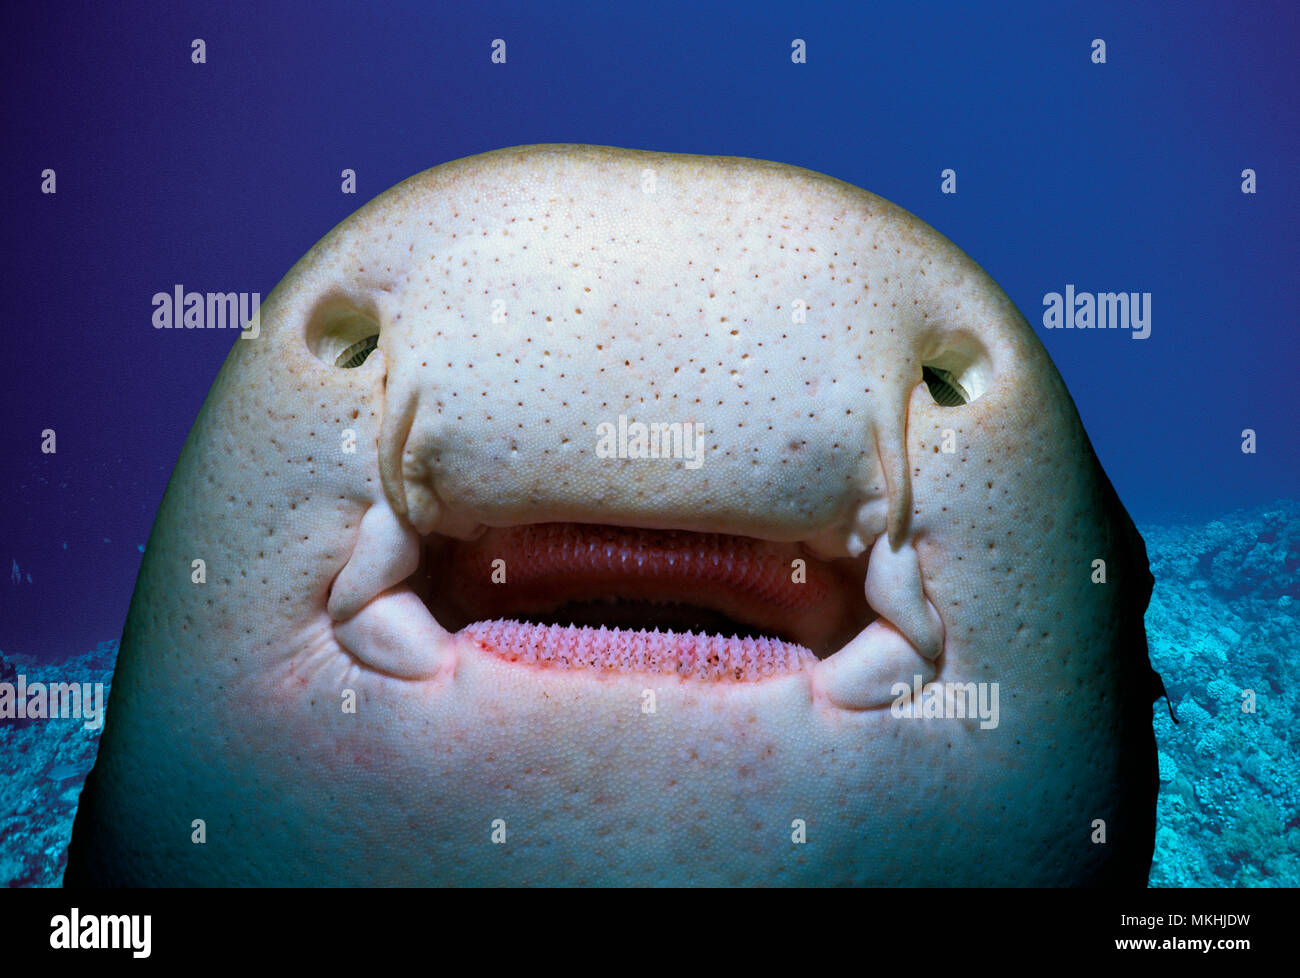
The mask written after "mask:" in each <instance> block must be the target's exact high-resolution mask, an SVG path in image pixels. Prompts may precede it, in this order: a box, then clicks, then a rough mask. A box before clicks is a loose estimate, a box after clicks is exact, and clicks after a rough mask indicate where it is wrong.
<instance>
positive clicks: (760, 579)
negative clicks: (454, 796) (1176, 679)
mask: <svg viewBox="0 0 1300 978" xmlns="http://www.w3.org/2000/svg"><path fill="white" fill-rule="evenodd" d="M874 539H875V543H874V544H872V545H871V546H869V547H867V548H865V549H864V548H861V547H859V548H857V549H856V550H855V551H854V552H856V553H857V554H858V556H855V557H847V556H842V557H830V558H827V557H819V556H818V555H817V553H816V552H814V549H813V548H812V547H811V546H810V545H809V544H807V543H791V542H774V541H770V540H763V539H758V538H754V537H745V536H736V535H730V534H724V533H705V532H693V531H686V530H676V529H668V530H662V529H661V530H655V529H639V528H634V527H620V526H610V525H594V524H584V523H534V524H523V525H517V526H511V527H504V528H491V527H489V528H487V529H484V530H482V531H481V532H479V533H478V534H477V535H476V536H474V537H473V539H471V540H461V539H458V538H455V537H453V536H450V535H442V534H439V533H437V532H433V533H429V534H427V535H425V536H423V537H421V536H420V535H419V534H418V533H417V532H416V531H415V529H414V527H413V526H412V525H411V524H410V523H409V522H408V521H406V520H404V519H402V518H401V517H399V516H398V515H397V514H396V513H395V512H394V511H393V510H392V508H391V507H389V506H388V505H387V504H386V503H383V502H378V503H376V504H374V505H373V506H372V507H371V508H370V509H369V510H368V511H367V513H366V515H365V517H364V518H363V519H362V521H361V526H360V529H359V533H358V536H357V540H356V545H355V547H354V549H353V553H352V556H351V557H350V559H349V560H348V562H347V564H346V565H345V566H344V567H343V569H342V570H341V571H340V572H339V574H338V576H337V577H336V578H335V579H334V582H333V584H332V585H331V588H330V593H329V598H328V603H327V610H328V613H329V616H330V618H331V619H332V620H333V629H334V637H335V639H336V640H337V641H338V643H339V645H340V646H341V647H342V648H343V649H344V650H346V651H347V652H349V653H350V654H351V655H352V656H354V657H355V658H356V659H357V660H358V661H359V662H361V663H364V664H365V665H367V666H369V667H370V668H372V669H374V670H376V671H378V672H381V673H384V674H387V675H389V676H392V677H395V678H399V679H415V680H426V679H432V678H435V677H437V676H447V675H451V674H453V673H454V671H455V663H456V660H457V657H458V655H459V654H460V651H468V649H469V647H470V646H473V647H475V648H477V649H478V650H480V651H486V652H487V653H489V654H492V655H494V656H496V657H498V658H502V659H505V660H507V661H510V662H516V663H521V664H523V665H527V666H536V667H545V668H551V669H560V670H585V671H587V672H588V673H589V674H590V673H593V672H595V673H605V674H610V673H617V674H637V673H644V674H657V675H674V676H677V677H679V678H682V679H687V680H709V681H713V682H714V683H724V684H725V683H729V682H740V683H749V682H753V681H757V680H762V679H768V678H774V677H777V676H786V675H791V674H795V673H800V674H806V675H808V676H810V679H811V688H812V691H813V694H814V695H815V696H822V697H824V698H825V699H827V700H828V701H830V702H831V703H833V704H835V705H837V706H840V707H843V708H847V709H870V708H876V707H880V706H884V705H887V704H888V703H890V702H891V701H892V698H893V697H894V696H896V695H897V694H896V693H894V692H893V691H894V689H895V687H896V685H897V684H898V683H899V682H903V683H905V684H906V683H910V682H911V681H912V680H913V679H914V678H915V677H921V678H922V679H923V680H926V681H928V679H929V678H932V677H933V676H934V675H935V670H936V668H937V665H936V664H937V661H938V659H939V657H940V655H941V654H942V651H943V635H944V631H943V622H942V620H941V618H940V617H939V614H938V612H937V610H936V609H935V607H934V605H933V604H932V603H931V602H930V601H929V599H928V598H927V597H926V595H925V591H924V586H923V581H922V577H921V569H920V565H919V562H918V554H917V551H916V549H915V547H914V546H913V545H912V543H911V542H910V541H908V540H901V541H899V542H898V544H896V545H894V544H891V543H890V541H889V539H888V535H887V534H885V533H880V534H879V535H878V536H875V537H874ZM458 650H460V651H458Z"/></svg>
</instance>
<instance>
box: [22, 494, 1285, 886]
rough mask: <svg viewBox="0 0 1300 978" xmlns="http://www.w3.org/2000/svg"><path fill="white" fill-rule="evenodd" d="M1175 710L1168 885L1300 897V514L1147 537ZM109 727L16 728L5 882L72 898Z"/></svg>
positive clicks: (107, 655)
mask: <svg viewBox="0 0 1300 978" xmlns="http://www.w3.org/2000/svg"><path fill="white" fill-rule="evenodd" d="M1140 529H1141V531H1142V535H1143V537H1144V538H1145V539H1146V542H1147V551H1148V555H1149V557H1150V560H1151V570H1152V572H1153V573H1154V574H1155V577H1156V588H1155V593H1154V595H1153V596H1152V599H1151V607H1150V608H1149V610H1148V611H1147V619H1146V621H1147V636H1148V640H1149V644H1150V649H1151V661H1152V663H1153V665H1155V667H1156V669H1157V670H1159V672H1160V673H1161V674H1162V675H1163V677H1164V681H1165V686H1166V688H1167V690H1168V692H1169V698H1170V700H1171V701H1172V703H1173V705H1174V710H1175V712H1176V713H1177V716H1178V720H1179V722H1178V723H1177V724H1175V723H1174V722H1173V721H1172V720H1171V719H1170V716H1169V710H1168V708H1167V707H1166V705H1165V703H1164V702H1163V701H1161V702H1159V703H1157V704H1156V706H1155V710H1154V713H1153V716H1154V722H1155V732H1156V741H1157V744H1158V746H1159V751H1160V754H1159V760H1160V795H1159V800H1158V811H1157V829H1156V850H1155V858H1154V861H1153V864H1152V867H1151V878H1150V882H1151V885H1152V886H1298V885H1300V750H1297V744H1296V740H1297V734H1296V732H1295V730H1296V721H1297V720H1300V682H1297V680H1298V679H1300V657H1297V655H1296V650H1297V649H1296V647H1297V642H1296V639H1295V635H1296V624H1297V617H1300V503H1296V502H1279V503H1275V504H1273V505H1270V506H1266V507H1262V508H1258V509H1253V510H1249V511H1244V512H1238V513H1233V514H1230V515H1227V516H1224V517H1222V518H1220V519H1217V520H1214V521H1212V522H1210V523H1207V524H1194V525H1189V524H1183V525H1171V526H1156V525H1149V526H1142V527H1141V528H1140ZM116 655H117V643H116V642H105V643H101V644H100V645H99V646H98V647H97V648H96V649H94V650H93V651H91V652H88V653H86V654H84V655H81V656H77V657H73V658H70V659H67V660H65V661H64V662H62V663H59V664H57V665H38V664H36V663H34V662H32V661H31V660H28V659H23V658H21V657H19V656H10V657H8V658H6V657H5V656H4V654H3V653H0V682H14V681H15V678H16V676H17V674H18V673H20V672H21V673H23V674H24V675H25V676H26V681H27V682H28V683H32V682H64V683H67V682H92V683H93V682H103V683H104V684H105V690H107V686H108V682H109V679H110V678H111V674H112V668H113V662H114V660H115V658H116ZM98 742H99V730H98V729H96V730H89V729H86V727H85V726H84V724H83V722H82V721H81V720H74V719H66V720H31V719H28V720H17V721H15V720H0V760H2V763H0V788H2V790H0V881H3V882H4V883H5V884H7V885H9V886H57V885H58V884H59V882H60V881H61V879H62V876H63V869H64V866H65V865H66V864H67V847H68V838H69V836H70V834H71V832H72V820H73V817H74V816H75V814H76V806H77V798H78V795H79V794H80V791H81V785H82V783H83V781H84V780H85V777H86V774H87V772H89V770H90V768H91V765H92V764H93V762H94V757H95V749H96V747H97V745H98Z"/></svg>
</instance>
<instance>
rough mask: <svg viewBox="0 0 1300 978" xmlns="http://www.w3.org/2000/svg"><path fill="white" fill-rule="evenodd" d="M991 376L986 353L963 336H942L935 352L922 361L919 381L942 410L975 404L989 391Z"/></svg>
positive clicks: (971, 339)
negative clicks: (973, 402)
mask: <svg viewBox="0 0 1300 978" xmlns="http://www.w3.org/2000/svg"><path fill="white" fill-rule="evenodd" d="M992 373H993V370H992V363H991V361H990V358H989V354H988V351H987V350H985V349H984V346H983V344H981V343H980V342H979V340H977V339H975V337H973V336H970V335H969V334H966V333H952V334H948V335H946V336H944V337H943V338H942V339H941V340H940V341H939V344H938V349H937V350H932V351H931V355H930V356H925V355H923V356H922V357H921V379H922V380H924V381H925V386H926V387H927V388H928V389H929V391H930V396H931V397H932V398H933V399H934V402H935V403H936V404H938V405H940V406H941V407H960V406H962V405H963V404H970V403H971V402H972V401H976V400H978V399H979V398H980V396H981V395H982V394H983V393H984V392H985V391H987V390H988V389H989V384H990V382H991V380H992Z"/></svg>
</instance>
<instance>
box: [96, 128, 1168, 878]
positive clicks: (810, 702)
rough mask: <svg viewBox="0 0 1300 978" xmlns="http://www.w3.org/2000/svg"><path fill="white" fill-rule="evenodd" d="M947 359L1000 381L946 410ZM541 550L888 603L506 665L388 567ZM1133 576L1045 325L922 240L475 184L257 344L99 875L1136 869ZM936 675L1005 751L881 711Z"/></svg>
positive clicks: (151, 682) (152, 658)
mask: <svg viewBox="0 0 1300 978" xmlns="http://www.w3.org/2000/svg"><path fill="white" fill-rule="evenodd" d="M497 300H501V301H503V302H504V312H505V321H504V323H502V322H493V303H494V301H497ZM797 301H798V302H802V303H803V304H804V306H805V307H806V321H804V322H796V321H794V318H793V313H794V311H795V309H796V306H795V303H796V302H797ZM500 311H501V309H500V307H498V312H500ZM374 324H378V332H379V335H380V338H379V345H378V349H377V351H376V352H374V353H373V354H371V356H370V357H369V359H367V360H366V361H365V362H364V363H363V364H362V365H361V366H359V367H356V368H355V369H340V368H339V367H336V366H335V365H334V357H335V356H336V355H337V354H338V353H339V352H340V351H341V350H342V349H343V348H345V347H346V346H347V345H348V344H350V343H351V342H353V341H355V340H356V339H360V338H361V337H362V336H364V335H365V334H366V332H367V330H370V331H372V332H373V331H374V330H373V329H371V327H372V326H374ZM922 363H925V364H931V365H937V366H940V367H942V368H944V369H947V370H949V371H951V372H952V373H953V374H955V375H956V376H958V377H959V379H961V381H962V382H963V384H964V385H965V386H966V387H967V388H968V390H969V391H970V392H972V393H975V394H978V396H977V397H976V398H975V399H974V400H973V401H972V402H971V403H968V404H964V405H960V406H957V407H942V406H940V405H939V404H937V403H935V401H934V399H933V398H932V397H931V396H930V393H929V391H928V389H927V387H926V385H925V384H924V383H923V382H922ZM620 414H626V415H629V416H633V417H640V418H644V419H645V420H646V421H682V422H697V423H700V424H702V426H703V429H704V430H705V431H706V432H707V433H708V436H707V437H708V453H707V456H706V457H705V459H704V461H703V463H702V464H701V465H699V466H698V467H697V468H693V469H688V468H687V467H686V466H684V465H681V464H679V463H674V462H670V461H654V462H646V461H644V460H634V459H610V458H600V457H597V454H596V452H595V446H596V441H597V436H596V431H597V427H598V426H599V425H600V424H601V423H602V422H611V423H612V422H615V421H616V420H617V418H618V416H619V415H620ZM347 429H351V430H352V431H353V432H355V444H356V450H355V452H347V451H345V450H343V447H342V446H343V445H344V443H345V434H344V433H345V431H346V430H347ZM945 429H949V430H951V432H952V439H951V441H952V443H953V445H954V446H955V450H954V451H953V452H951V453H949V452H944V451H940V450H939V449H940V447H941V445H942V443H943V441H944V434H943V433H944V430H945ZM550 521H572V522H585V523H607V524H617V525H628V526H643V527H656V528H678V529H686V530H708V531H717V532H725V533H732V534H743V535H747V536H753V537H759V538H763V539H768V540H776V541H800V542H802V543H804V544H806V546H807V548H808V549H809V551H810V552H811V553H815V554H818V555H821V556H823V557H827V558H833V557H844V558H847V557H860V555H862V554H864V553H869V554H870V561H869V564H868V565H867V566H868V568H869V569H868V570H867V571H866V574H865V579H864V580H863V587H864V588H865V591H866V594H867V597H868V600H869V601H870V603H871V605H872V607H873V608H874V609H875V610H876V611H877V612H878V613H879V614H880V616H881V617H880V619H879V620H877V621H876V622H875V623H873V624H872V625H870V626H869V627H867V628H866V629H865V630H864V631H863V632H862V633H861V635H859V636H858V638H856V639H853V640H852V641H850V642H849V643H848V645H847V646H846V647H844V648H843V649H841V650H840V651H839V652H837V653H835V654H834V655H832V656H830V657H829V658H826V659H824V660H822V661H820V662H818V663H817V664H816V665H815V666H812V667H810V668H807V669H803V670H801V671H798V672H795V673H792V674H788V675H784V676H779V677H776V678H772V679H766V680H762V681H758V682H745V683H716V682H715V683H705V682H697V681H682V680H678V679H675V678H673V677H667V676H645V675H636V674H609V675H598V674H594V673H591V672H583V671H570V672H562V671H558V670H555V669H546V668H538V667H533V666H527V665H523V664H519V663H512V662H507V661H504V660H503V659H502V658H500V657H499V656H497V655H494V654H493V653H491V652H490V651H486V650H484V649H482V648H480V647H478V646H476V645H475V644H474V643H473V642H470V641H468V640H467V639H465V638H464V637H463V636H462V637H457V636H455V635H451V634H448V632H447V631H446V630H445V629H444V628H442V627H441V626H440V625H439V624H438V623H437V621H436V620H435V619H434V618H433V617H432V616H431V615H430V613H429V612H428V610H427V609H426V608H425V606H424V604H423V603H422V602H421V601H420V600H419V599H418V598H416V597H415V595H414V594H413V593H412V592H411V591H410V589H409V587H407V586H406V585H405V584H404V583H403V582H404V580H405V579H406V578H407V577H408V576H409V575H410V574H411V572H412V571H413V570H414V566H415V562H416V561H417V560H418V554H419V537H420V536H421V535H423V534H429V533H435V532H436V533H440V534H444V535H447V536H451V537H456V538H461V539H470V538H473V537H474V536H475V535H476V534H477V533H479V532H481V531H482V528H484V527H489V526H492V527H495V526H509V525H515V524H522V523H536V522H550ZM196 558H200V559H203V560H204V561H206V564H207V583H206V584H203V585H198V584H193V583H191V573H192V571H191V563H192V561H193V560H195V559H196ZM1096 559H1101V560H1104V561H1105V562H1106V568H1107V583H1105V584H1095V583H1093V582H1092V579H1091V578H1092V569H1093V568H1092V562H1093V561H1094V560H1096ZM1149 581H1150V579H1149V575H1148V573H1147V563H1146V556H1145V551H1144V549H1143V547H1142V543H1141V540H1140V538H1139V537H1138V536H1137V534H1136V532H1135V531H1134V529H1133V527H1132V524H1131V522H1130V521H1129V519H1128V517H1127V515H1126V514H1125V512H1124V510H1123V508H1122V506H1121V505H1120V504H1119V502H1118V500H1117V499H1116V498H1115V495H1114V492H1113V490H1112V489H1111V487H1110V485H1109V483H1108V481H1107V480H1106V478H1105V476H1104V474H1103V473H1102V471H1101V468H1100V466H1099V465H1098V463H1097V461H1096V459H1095V457H1094V455H1093V452H1092V449H1091V446H1090V445H1089V443H1088V440H1087V437H1086V435H1085V434H1084V432H1083V429H1082V427H1081V425H1080V422H1079V419H1078V416H1077V413H1076V411H1075V408H1074V405H1073V403H1072V402H1071V400H1070V397H1069V395H1068V393H1067V392H1066V390H1065V388H1064V385H1063V384H1062V382H1061V379H1060V377H1059V375H1058V374H1057V372H1056V370H1055V369H1054V367H1053V366H1052V364H1051V363H1050V361H1049V360H1048V357H1047V355H1046V353H1045V351H1044V350H1043V348H1042V346H1041V345H1040V344H1039V342H1038V340H1037V339H1036V338H1035V337H1034V335H1033V333H1032V331H1031V329H1030V327H1029V326H1028V325H1027V324H1026V322H1025V321H1024V319H1023V318H1022V317H1021V315H1020V314H1019V313H1018V312H1017V311H1016V309H1015V308H1014V307H1013V306H1012V304H1011V302H1010V301H1009V300H1008V298H1007V297H1006V295H1005V294H1004V293H1003V292H1002V291H1001V290H1000V289H999V288H998V287H997V286H996V285H995V284H994V282H993V281H992V280H991V279H989V277H988V276H987V275H985V274H984V272H983V271H981V269H980V268H979V267H978V266H976V265H975V264H974V263H973V262H972V261H971V260H970V259H969V258H968V257H966V255H964V254H963V253H962V252H961V251H959V250H958V249H957V248H956V247H954V246H953V245H952V244H951V243H950V242H948V241H947V240H946V239H944V238H943V237H941V236H940V235H939V234H938V233H937V232H935V231H934V230H932V229H931V228H929V227H927V226H926V225H924V224H923V223H921V222H920V221H919V220H917V219H916V218H914V217H912V216H911V215H910V214H907V213H906V212H904V211H902V210H900V209H898V208H896V207H894V206H893V205H891V204H889V203H888V202H886V201H884V200H882V199H880V198H878V197H875V196H873V195H871V194H869V193H866V192H865V191H862V190H859V189H857V188H855V187H852V186H849V185H847V184H844V183H841V182H839V181H836V180H833V179H831V178H829V177H825V176H822V175H820V174H816V173H812V172H810V171H807V170H801V169H797V168H793V167H788V166H783V165H780V164H775V163H764V162H758V161H753V160H742V159H734V158H716V157H694V156H679V155H668V154H658V153H642V152H635V151H629V150H621V149H610V148H601V147H582V146H532V147H518V148H514V149H509V150H501V151H498V152H495V153H488V154H485V155H482V156H477V157H471V158H469V159H465V160H460V161H456V162H454V163H450V164H447V165H445V166H441V167H437V168H435V169H432V170H429V171H427V172H425V173H422V174H419V175H418V176H415V177H413V178H411V179H410V180H407V181H405V182H404V183H402V184H400V185H398V186H397V187H394V188H393V189H392V190H390V191H388V192H387V193H385V194H383V195H382V196H380V197H379V198H377V199H376V200H374V201H372V202H371V203H370V204H368V205H366V206H365V207H364V208H362V209H361V210H360V211H358V212H357V213H356V214H354V215H353V216H351V217H350V218H348V219H347V220H346V221H344V222H343V223H342V224H340V225H339V226H338V227H337V228H335V229H334V231H332V232H331V233H330V234H329V235H327V236H326V237H325V238H324V239H323V240H322V241H321V242H320V243H319V244H317V245H316V247H314V248H313V249H312V250H311V251H310V252H309V253H308V254H307V255H306V256H305V257H304V258H303V259H302V260H301V261H300V262H299V263H298V264H297V265H296V266H295V267H294V268H293V269H292V270H291V271H290V273H289V274H288V275H287V276H286V278H285V279H284V281H283V282H281V283H280V285H279V286H278V287H277V288H276V290H275V292H274V293H273V294H272V295H271V296H270V297H269V298H268V299H267V301H266V303H265V305H264V307H263V310H262V319H261V334H260V336H259V337H258V338H257V339H251V340H240V341H238V342H236V343H235V348H234V350H233V352H232V353H231V356H230V358H229V359H228V361H227V362H226V365H225V367H224V368H223V370H222V372H221V375H220V376H219V377H218V379H217V381H216V383H215V385H214V387H213V389H212V392H211V393H210V395H209V397H208V399H207V402H206V403H205V405H204V407H203V410H202V413H201V414H200V416H199V418H198V420H197V422H196V424H195V426H194V429H193V431H192V432H191V434H190V438H189V440H188V441H187V443H186V446H185V449H184V452H183V454H182V457H181V459H180V462H179V464H178V466H177V468H176V471H175V473H174V475H173V477H172V481H171V484H170V485H169V488H168V492H167V495H166V498H165V499H164V501H163V504H162V508H161V510H160V512H159V516H158V521H157V523H156V525H155V527H154V532H153V534H152V536H151V538H150V541H149V546H148V550H147V552H146V555H145V560H144V565H143V568H142V570H141V575H140V579H139V582H138V585H137V588H136V592H135V597H134V599H133V602H132V605H131V610H130V615H129V619H128V622H127V626H126V631H125V634H124V638H123V643H122V652H121V657H120V660H119V665H118V670H117V675H116V677H115V680H114V685H113V689H112V698H111V700H110V704H109V711H108V722H107V726H106V729H105V734H104V740H103V746H102V748H101V753H100V759H99V762H98V766H97V768H96V775H95V781H94V784H93V791H88V793H87V798H88V799H91V800H88V802H87V803H86V804H85V805H83V811H82V812H81V814H80V816H79V823H78V827H77V842H76V843H75V844H74V860H80V859H81V853H84V854H85V858H86V860H87V862H86V867H87V868H88V872H89V875H90V878H92V879H94V880H97V881H101V882H104V881H111V882H121V883H128V884H153V883H176V884H195V883H198V884H222V883H247V884H258V883H308V884H311V883H321V884H339V883H344V884H422V883H453V884H513V883H525V884H534V883H535V884H555V883H572V884H590V883H625V884H653V883H683V884H721V885H743V884H773V883H775V884H821V883H830V884H842V883H866V884H891V885H892V884H937V885H949V884H952V885H993V884H1008V883H1010V884H1048V885H1053V884H1072V883H1083V882H1097V881H1123V882H1145V878H1146V870H1147V865H1148V863H1149V857H1150V847H1151V835H1152V832H1153V831H1154V830H1153V819H1154V811H1153V806H1154V789H1155V748H1154V741H1153V737H1152V732H1151V726H1150V703H1151V698H1152V695H1151V687H1150V684H1149V676H1150V670H1149V666H1148V664H1147V659H1146V647H1145V640H1144V635H1143V631H1142V619H1141V616H1142V611H1143V610H1144V608H1145V605H1146V599H1147V596H1148V594H1149V588H1150V583H1149ZM915 675H920V676H922V677H923V679H925V680H929V679H931V678H937V679H939V680H940V681H945V682H948V681H952V682H967V681H970V682H984V683H993V682H996V683H998V684H999V690H1000V718H999V722H998V725H997V726H996V727H995V728H992V729H981V727H980V724H979V722H978V720H961V719H947V720H942V719H928V720H921V719H900V718H898V717H896V716H894V715H893V713H892V712H891V709H890V703H891V702H892V699H893V694H892V692H891V687H892V686H893V684H894V683H895V682H897V681H903V682H906V683H908V684H909V685H910V684H911V682H912V678H913V676H915ZM349 689H350V690H354V691H355V693H356V699H357V712H356V713H347V712H344V711H343V709H342V707H341V703H342V701H343V691H344V690H349ZM647 689H653V691H654V699H655V710H654V712H653V713H647V712H645V711H644V709H643V706H644V704H645V702H646V697H645V690H647ZM194 819H203V820H205V823H206V833H207V836H206V839H207V841H206V843H205V844H203V845H195V844H193V843H192V842H191V833H192V831H193V830H192V828H191V823H192V821H193V820H194ZM498 819H502V820H504V822H505V830H506V841H505V843H504V844H493V843H492V842H491V836H492V831H493V826H494V820H498ZM1097 819H1101V820H1104V822H1105V826H1106V829H1105V831H1106V839H1107V841H1106V842H1105V843H1101V844H1098V843H1095V842H1094V841H1092V839H1093V836H1094V833H1095V831H1096V829H1095V826H1094V820H1097ZM795 820H803V822H804V823H805V825H806V837H807V841H806V843H802V844H796V843H794V842H792V838H791V837H792V832H794V831H795V829H794V828H792V825H793V823H794V822H795ZM498 828H499V825H498Z"/></svg>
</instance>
